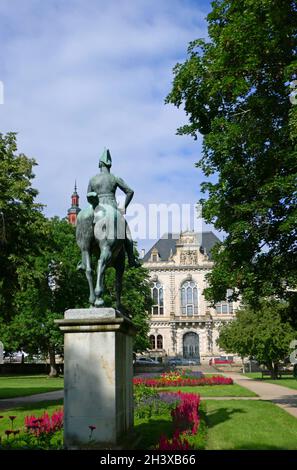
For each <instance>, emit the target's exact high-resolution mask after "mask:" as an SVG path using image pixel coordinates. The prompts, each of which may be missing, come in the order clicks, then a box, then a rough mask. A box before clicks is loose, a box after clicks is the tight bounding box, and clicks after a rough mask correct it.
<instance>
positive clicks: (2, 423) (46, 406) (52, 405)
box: [0, 400, 63, 439]
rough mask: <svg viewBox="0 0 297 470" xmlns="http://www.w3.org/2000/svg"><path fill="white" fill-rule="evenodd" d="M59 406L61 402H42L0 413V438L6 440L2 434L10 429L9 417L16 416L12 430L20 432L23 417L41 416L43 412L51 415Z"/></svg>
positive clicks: (61, 404) (22, 425)
mask: <svg viewBox="0 0 297 470" xmlns="http://www.w3.org/2000/svg"><path fill="white" fill-rule="evenodd" d="M61 406H63V400H55V401H43V402H40V403H30V404H28V405H22V406H19V407H14V408H13V409H11V410H5V411H0V415H1V416H2V418H1V419H0V436H2V438H4V439H6V436H5V434H4V432H5V431H6V429H11V420H10V419H9V416H16V418H15V420H14V422H13V429H15V430H17V429H20V430H21V429H22V428H23V427H24V419H25V416H27V415H34V416H41V415H42V414H43V413H44V412H45V411H47V412H48V413H49V414H51V413H53V412H54V411H55V410H56V409H57V408H60V407H61ZM3 436H4V437H3Z"/></svg>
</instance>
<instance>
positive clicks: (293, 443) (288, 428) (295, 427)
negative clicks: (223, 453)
mask: <svg viewBox="0 0 297 470" xmlns="http://www.w3.org/2000/svg"><path fill="white" fill-rule="evenodd" d="M206 406H207V424H208V438H207V447H206V448H207V449H208V450H222V449H224V450H225V449H226V450H230V449H232V450H233V449H234V450H235V449H250V450H251V449H252V450H260V449H262V450H263V449H266V450H282V449H283V450H292V449H297V419H296V418H294V417H293V416H291V415H289V414H288V413H287V412H286V411H284V410H282V409H281V408H278V407H277V406H276V405H274V404H273V403H269V402H265V401H252V400H251V401H249V400H206Z"/></svg>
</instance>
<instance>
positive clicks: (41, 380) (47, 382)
mask: <svg viewBox="0 0 297 470" xmlns="http://www.w3.org/2000/svg"><path fill="white" fill-rule="evenodd" d="M63 387H64V379H63V378H62V377H57V378H53V377H48V376H46V375H30V376H8V375H7V376H0V399H1V398H15V397H25V396H28V395H34V394H36V393H45V392H53V391H55V390H61V389H63Z"/></svg>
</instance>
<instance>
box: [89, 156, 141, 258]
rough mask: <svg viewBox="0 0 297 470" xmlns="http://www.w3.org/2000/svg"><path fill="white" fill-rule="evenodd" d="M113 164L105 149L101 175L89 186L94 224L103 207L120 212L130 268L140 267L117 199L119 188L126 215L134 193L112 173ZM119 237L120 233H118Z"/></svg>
mask: <svg viewBox="0 0 297 470" xmlns="http://www.w3.org/2000/svg"><path fill="white" fill-rule="evenodd" d="M111 164H112V161H111V155H110V152H109V150H108V149H104V151H103V154H102V155H101V158H100V160H99V168H100V173H99V174H97V175H95V176H93V177H92V178H91V179H90V181H89V185H88V193H87V199H88V202H89V203H90V204H91V205H92V207H93V209H94V220H93V223H94V224H95V223H96V222H97V221H98V220H99V219H100V214H101V213H102V212H101V210H100V208H101V207H102V206H103V207H104V206H111V207H113V208H114V209H116V210H117V211H118V218H119V220H120V219H122V220H123V219H124V224H120V223H118V227H120V226H121V225H122V226H124V227H125V233H123V238H125V250H126V253H127V255H128V262H129V266H130V267H139V266H140V263H139V262H138V260H137V259H136V258H135V255H134V245H133V240H132V237H131V232H130V229H129V226H128V223H127V221H126V220H125V218H124V217H123V214H122V213H121V211H120V209H119V208H118V205H117V201H116V198H115V193H116V190H117V188H120V189H121V190H122V191H123V192H124V193H125V194H126V199H125V209H124V213H126V210H127V207H128V205H129V204H130V202H131V200H132V198H133V195H134V191H132V189H131V188H129V186H128V185H127V184H126V183H125V181H124V180H123V179H122V178H118V177H117V176H115V175H113V174H112V173H110V168H111ZM117 236H119V231H118V232H117Z"/></svg>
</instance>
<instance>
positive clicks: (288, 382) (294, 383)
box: [244, 372, 297, 390]
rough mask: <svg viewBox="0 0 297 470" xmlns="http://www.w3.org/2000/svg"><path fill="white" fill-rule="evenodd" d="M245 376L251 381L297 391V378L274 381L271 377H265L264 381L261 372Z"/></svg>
mask: <svg viewBox="0 0 297 470" xmlns="http://www.w3.org/2000/svg"><path fill="white" fill-rule="evenodd" d="M244 375H246V376H247V377H250V378H251V379H255V380H259V381H261V382H262V381H264V382H267V383H270V384H275V385H282V386H283V387H288V388H292V389H293V390H297V379H295V377H282V378H281V379H277V380H273V379H271V378H269V377H265V378H264V379H262V374H261V372H251V373H247V374H244Z"/></svg>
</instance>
